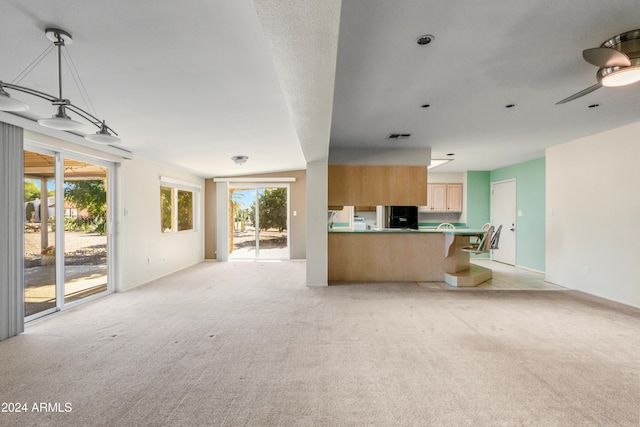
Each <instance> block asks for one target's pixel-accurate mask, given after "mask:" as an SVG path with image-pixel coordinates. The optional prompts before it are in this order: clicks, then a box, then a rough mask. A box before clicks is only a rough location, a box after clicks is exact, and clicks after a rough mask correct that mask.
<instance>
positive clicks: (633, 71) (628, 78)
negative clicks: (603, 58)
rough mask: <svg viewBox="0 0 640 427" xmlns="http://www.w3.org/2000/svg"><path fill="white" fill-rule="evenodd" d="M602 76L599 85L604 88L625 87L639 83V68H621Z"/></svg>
mask: <svg viewBox="0 0 640 427" xmlns="http://www.w3.org/2000/svg"><path fill="white" fill-rule="evenodd" d="M613 68H618V67H613ZM603 74H604V75H603V76H602V79H601V80H600V83H602V86H606V87H619V86H627V85H630V84H633V83H636V82H639V81H640V67H638V66H635V67H622V68H619V69H617V70H611V71H610V72H609V73H603Z"/></svg>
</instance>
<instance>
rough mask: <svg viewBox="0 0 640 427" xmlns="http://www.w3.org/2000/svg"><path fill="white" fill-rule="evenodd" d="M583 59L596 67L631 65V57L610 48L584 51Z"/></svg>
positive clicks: (595, 48)
mask: <svg viewBox="0 0 640 427" xmlns="http://www.w3.org/2000/svg"><path fill="white" fill-rule="evenodd" d="M582 57H583V58H584V60H585V61H587V62H588V63H589V64H593V65H595V66H596V67H601V68H602V67H628V66H629V65H631V61H630V60H629V57H628V56H627V55H626V54H624V53H622V52H620V51H619V50H615V49H611V48H609V47H594V48H593V49H585V50H583V51H582Z"/></svg>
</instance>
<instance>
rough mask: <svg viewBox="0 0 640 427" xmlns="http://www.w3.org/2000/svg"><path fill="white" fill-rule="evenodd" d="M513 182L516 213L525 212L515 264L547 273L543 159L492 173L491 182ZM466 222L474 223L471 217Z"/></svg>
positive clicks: (518, 226) (520, 219)
mask: <svg viewBox="0 0 640 427" xmlns="http://www.w3.org/2000/svg"><path fill="white" fill-rule="evenodd" d="M514 178H515V179H516V210H518V211H522V216H517V217H516V221H517V223H516V233H517V235H516V264H517V265H519V266H522V267H528V268H532V269H534V270H539V271H545V264H544V259H545V211H546V209H545V159H544V157H542V158H539V159H535V160H530V161H528V162H524V163H519V164H517V165H512V166H507V167H504V168H501V169H496V170H494V171H491V172H490V182H497V181H504V180H508V179H514ZM489 192H490V190H489ZM467 197H469V196H467ZM469 207H471V203H469ZM467 222H469V223H470V222H471V221H470V220H469V218H468V217H467ZM503 232H504V230H503Z"/></svg>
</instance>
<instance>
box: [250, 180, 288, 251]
mask: <svg viewBox="0 0 640 427" xmlns="http://www.w3.org/2000/svg"><path fill="white" fill-rule="evenodd" d="M257 197H258V211H259V215H258V217H259V218H258V224H259V227H258V257H259V258H268V259H283V258H288V257H289V250H288V248H289V246H288V243H287V239H288V235H287V225H288V217H287V211H288V209H287V189H286V188H284V187H279V188H258V189H257Z"/></svg>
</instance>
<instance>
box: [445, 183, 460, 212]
mask: <svg viewBox="0 0 640 427" xmlns="http://www.w3.org/2000/svg"><path fill="white" fill-rule="evenodd" d="M447 211H448V212H462V184H447Z"/></svg>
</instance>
